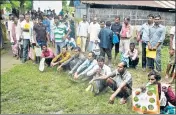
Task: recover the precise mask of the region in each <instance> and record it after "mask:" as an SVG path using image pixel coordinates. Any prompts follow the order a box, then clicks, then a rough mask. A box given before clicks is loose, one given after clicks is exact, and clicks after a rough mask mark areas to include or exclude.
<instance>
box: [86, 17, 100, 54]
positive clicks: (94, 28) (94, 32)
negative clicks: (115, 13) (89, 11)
mask: <svg viewBox="0 0 176 115" xmlns="http://www.w3.org/2000/svg"><path fill="white" fill-rule="evenodd" d="M99 32H100V25H99V24H98V22H97V18H96V17H94V18H93V22H91V23H90V26H89V29H88V33H89V34H90V39H89V45H88V51H89V52H90V51H92V47H93V45H94V44H95V40H97V39H98V34H99Z"/></svg>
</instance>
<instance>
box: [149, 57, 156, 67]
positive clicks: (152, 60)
mask: <svg viewBox="0 0 176 115" xmlns="http://www.w3.org/2000/svg"><path fill="white" fill-rule="evenodd" d="M154 63H155V60H154V59H153V58H147V66H148V67H149V68H150V69H154V67H155V66H154Z"/></svg>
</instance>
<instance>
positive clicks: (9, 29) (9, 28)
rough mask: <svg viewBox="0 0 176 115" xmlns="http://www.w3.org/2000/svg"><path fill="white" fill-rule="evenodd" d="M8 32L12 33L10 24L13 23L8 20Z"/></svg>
mask: <svg viewBox="0 0 176 115" xmlns="http://www.w3.org/2000/svg"><path fill="white" fill-rule="evenodd" d="M7 23H8V31H10V32H11V31H12V24H13V21H11V20H9V21H8V22H7Z"/></svg>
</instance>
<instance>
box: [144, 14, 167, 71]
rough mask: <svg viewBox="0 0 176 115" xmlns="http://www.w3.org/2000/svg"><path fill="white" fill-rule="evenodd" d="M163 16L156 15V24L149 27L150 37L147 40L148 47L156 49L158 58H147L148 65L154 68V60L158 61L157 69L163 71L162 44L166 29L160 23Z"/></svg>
mask: <svg viewBox="0 0 176 115" xmlns="http://www.w3.org/2000/svg"><path fill="white" fill-rule="evenodd" d="M160 20H161V16H160V15H156V16H155V20H154V22H155V24H154V25H153V26H152V27H150V28H149V32H148V35H149V39H148V40H147V45H148V49H149V50H150V51H152V50H153V51H156V58H155V59H153V58H147V66H148V67H149V69H154V61H155V63H156V70H157V71H158V72H161V46H162V44H163V41H164V39H165V33H166V29H165V27H164V26H162V25H161V24H160Z"/></svg>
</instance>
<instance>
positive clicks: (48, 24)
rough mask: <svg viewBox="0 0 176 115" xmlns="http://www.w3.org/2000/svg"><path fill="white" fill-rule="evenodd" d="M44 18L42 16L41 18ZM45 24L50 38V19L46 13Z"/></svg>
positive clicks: (44, 16)
mask: <svg viewBox="0 0 176 115" xmlns="http://www.w3.org/2000/svg"><path fill="white" fill-rule="evenodd" d="M40 19H42V18H40ZM42 23H43V25H44V26H45V27H46V32H47V37H48V38H50V31H51V28H50V20H49V19H48V18H47V16H46V14H44V15H43V22H42Z"/></svg>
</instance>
